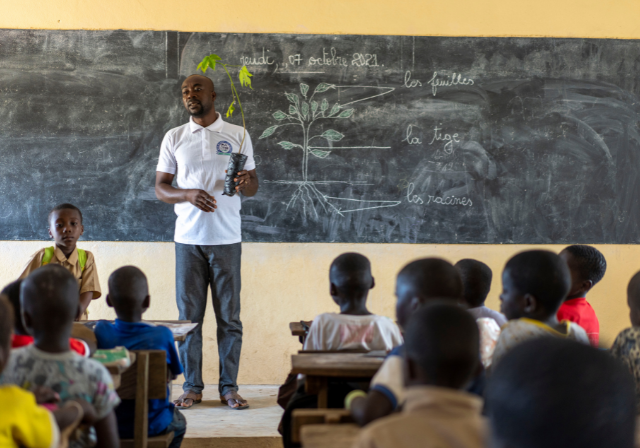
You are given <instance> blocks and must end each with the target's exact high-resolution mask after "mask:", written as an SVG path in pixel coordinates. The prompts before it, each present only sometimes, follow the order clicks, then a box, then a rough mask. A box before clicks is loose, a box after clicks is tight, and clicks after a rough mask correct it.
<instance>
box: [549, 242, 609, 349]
mask: <svg viewBox="0 0 640 448" xmlns="http://www.w3.org/2000/svg"><path fill="white" fill-rule="evenodd" d="M560 257H561V258H562V259H563V260H564V261H565V262H566V263H567V266H569V270H570V271H571V289H570V290H569V294H567V298H566V299H565V301H564V303H563V304H562V306H560V309H559V310H558V314H557V317H558V320H559V321H563V320H568V321H569V322H574V323H576V324H578V325H580V326H581V327H582V328H584V330H585V331H586V332H587V336H589V342H590V343H591V345H593V346H594V347H598V344H599V342H600V323H599V322H598V317H597V316H596V312H595V311H594V310H593V308H592V307H591V305H590V304H589V302H587V299H586V298H585V297H586V295H587V293H588V292H589V291H591V288H593V287H594V286H595V285H596V283H598V282H599V281H600V280H602V277H604V273H605V272H606V270H607V260H605V258H604V255H602V253H601V252H600V251H599V250H598V249H596V248H595V247H592V246H582V245H574V246H569V247H566V248H564V249H563V250H562V252H560Z"/></svg>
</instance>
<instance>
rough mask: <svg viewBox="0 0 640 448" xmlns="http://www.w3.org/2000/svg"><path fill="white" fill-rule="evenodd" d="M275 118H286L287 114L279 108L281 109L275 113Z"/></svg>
mask: <svg viewBox="0 0 640 448" xmlns="http://www.w3.org/2000/svg"><path fill="white" fill-rule="evenodd" d="M273 118H275V119H276V120H278V121H280V120H284V119H285V118H287V114H285V113H284V112H282V111H281V110H279V111H277V112H274V113H273Z"/></svg>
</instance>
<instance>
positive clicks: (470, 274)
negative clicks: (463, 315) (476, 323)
mask: <svg viewBox="0 0 640 448" xmlns="http://www.w3.org/2000/svg"><path fill="white" fill-rule="evenodd" d="M454 266H455V267H456V269H458V271H459V272H460V278H461V279H462V299H463V301H464V303H466V304H467V306H468V307H469V309H468V310H467V311H469V312H470V313H471V314H472V315H473V316H474V317H475V318H476V319H480V318H483V317H488V318H490V319H493V320H495V321H496V324H498V327H502V326H503V325H504V324H506V323H507V318H506V317H504V315H503V314H501V313H499V312H497V311H495V310H492V309H491V308H488V307H486V306H485V305H484V302H485V301H486V300H487V296H488V295H489V291H490V290H491V280H492V279H493V272H492V271H491V268H490V267H489V266H487V265H486V264H484V263H483V262H481V261H478V260H474V259H472V258H465V259H462V260H460V261H458V262H457V263H456V264H455V265H454Z"/></svg>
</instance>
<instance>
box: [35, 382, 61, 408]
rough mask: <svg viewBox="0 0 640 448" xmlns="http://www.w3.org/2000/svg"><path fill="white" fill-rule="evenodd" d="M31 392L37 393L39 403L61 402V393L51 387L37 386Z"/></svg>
mask: <svg viewBox="0 0 640 448" xmlns="http://www.w3.org/2000/svg"><path fill="white" fill-rule="evenodd" d="M31 392H32V393H33V395H35V397H36V403H38V404H50V403H59V402H60V395H58V393H57V392H54V390H53V389H51V388H49V387H45V386H37V387H36V388H35V389H33V390H32V391H31Z"/></svg>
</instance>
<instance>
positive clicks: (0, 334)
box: [0, 294, 13, 374]
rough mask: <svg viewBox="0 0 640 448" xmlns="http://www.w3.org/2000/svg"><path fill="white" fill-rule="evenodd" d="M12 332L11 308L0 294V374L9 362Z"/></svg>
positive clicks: (5, 298)
mask: <svg viewBox="0 0 640 448" xmlns="http://www.w3.org/2000/svg"><path fill="white" fill-rule="evenodd" d="M12 330H13V307H12V306H11V303H10V302H9V299H7V297H6V296H5V295H4V294H0V374H1V373H2V371H3V370H4V366H5V365H6V364H7V361H9V354H10V353H11V333H12Z"/></svg>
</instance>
